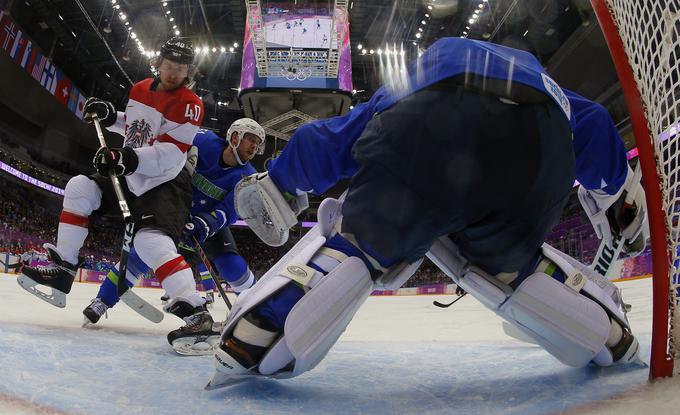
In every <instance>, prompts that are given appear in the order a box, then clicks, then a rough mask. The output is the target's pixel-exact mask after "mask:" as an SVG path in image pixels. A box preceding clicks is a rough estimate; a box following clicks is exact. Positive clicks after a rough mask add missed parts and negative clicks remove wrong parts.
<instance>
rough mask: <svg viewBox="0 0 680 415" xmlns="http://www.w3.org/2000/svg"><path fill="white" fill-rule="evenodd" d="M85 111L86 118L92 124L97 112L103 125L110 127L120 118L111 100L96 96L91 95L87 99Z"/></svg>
mask: <svg viewBox="0 0 680 415" xmlns="http://www.w3.org/2000/svg"><path fill="white" fill-rule="evenodd" d="M83 113H84V114H85V117H84V120H85V122H86V123H88V124H92V115H93V114H96V115H97V118H99V124H100V125H101V126H102V127H110V126H112V125H113V124H115V123H116V119H118V113H117V112H116V107H114V106H113V104H112V103H111V102H109V101H104V100H101V99H99V98H95V97H90V98H88V99H87V101H85V108H84V109H83Z"/></svg>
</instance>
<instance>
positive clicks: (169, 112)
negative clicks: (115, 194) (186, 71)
mask: <svg viewBox="0 0 680 415" xmlns="http://www.w3.org/2000/svg"><path fill="white" fill-rule="evenodd" d="M156 85H157V81H156V80H155V79H154V78H148V79H145V80H143V81H140V82H138V83H136V84H135V85H134V86H133V87H132V89H131V90H130V98H129V101H128V104H127V108H126V109H125V112H124V113H122V112H119V113H118V120H117V122H116V123H115V124H114V125H112V126H111V127H109V128H108V129H109V130H110V131H112V132H116V133H118V134H121V135H122V136H123V137H125V141H124V145H125V146H128V147H132V148H134V149H135V152H136V153H137V156H138V157H139V166H138V167H137V170H136V171H135V172H134V173H132V174H131V175H129V176H125V179H126V180H127V185H128V188H129V189H130V191H131V192H132V193H134V194H135V195H137V196H140V195H142V194H144V193H145V192H146V191H148V190H149V189H153V188H154V187H156V186H158V185H159V184H162V183H165V182H167V181H169V180H172V179H174V178H175V177H177V175H178V174H179V172H180V171H181V170H182V168H183V167H184V163H185V162H186V151H187V149H188V148H189V147H190V146H191V143H192V142H193V139H194V136H195V135H196V133H197V132H198V127H199V126H200V125H201V122H202V121H203V112H204V111H203V102H201V100H200V99H199V98H198V96H196V94H194V93H193V92H192V91H191V90H189V89H188V88H185V87H181V88H178V89H176V90H173V91H158V90H156Z"/></svg>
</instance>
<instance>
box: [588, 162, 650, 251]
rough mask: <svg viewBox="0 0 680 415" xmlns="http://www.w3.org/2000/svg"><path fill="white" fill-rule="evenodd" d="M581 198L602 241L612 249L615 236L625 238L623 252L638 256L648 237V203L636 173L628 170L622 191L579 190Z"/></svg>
mask: <svg viewBox="0 0 680 415" xmlns="http://www.w3.org/2000/svg"><path fill="white" fill-rule="evenodd" d="M578 198H579V200H580V202H581V205H582V206H583V209H584V210H585V211H586V214H587V215H588V219H590V222H591V223H592V225H593V228H594V229H595V233H596V234H597V237H598V238H599V239H602V240H604V242H605V243H606V244H607V246H609V247H611V246H613V241H614V238H615V237H616V236H619V235H620V236H621V237H623V239H624V241H625V244H624V247H623V249H624V251H625V252H627V253H630V254H633V255H635V254H639V253H641V252H642V250H644V248H645V244H646V243H647V239H648V237H649V231H648V229H647V226H646V223H645V222H646V220H647V203H646V201H645V191H644V189H643V188H642V186H641V185H640V182H639V181H637V182H636V180H635V178H634V174H633V171H632V170H631V169H630V167H629V168H628V173H627V175H626V181H625V182H624V184H623V186H621V189H619V191H618V192H617V193H616V194H614V195H610V194H607V193H606V192H604V191H603V190H598V189H591V190H588V189H586V188H584V187H583V186H581V187H579V189H578Z"/></svg>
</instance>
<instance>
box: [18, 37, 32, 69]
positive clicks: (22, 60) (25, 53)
mask: <svg viewBox="0 0 680 415" xmlns="http://www.w3.org/2000/svg"><path fill="white" fill-rule="evenodd" d="M22 40H23V41H24V42H25V45H24V46H23V50H22V52H21V53H19V54H18V55H17V58H16V59H15V60H16V62H17V63H18V64H19V66H21V67H22V68H24V69H26V68H27V67H29V66H28V64H29V63H32V62H31V55H32V54H33V42H31V41H30V40H28V39H26V38H24V39H22Z"/></svg>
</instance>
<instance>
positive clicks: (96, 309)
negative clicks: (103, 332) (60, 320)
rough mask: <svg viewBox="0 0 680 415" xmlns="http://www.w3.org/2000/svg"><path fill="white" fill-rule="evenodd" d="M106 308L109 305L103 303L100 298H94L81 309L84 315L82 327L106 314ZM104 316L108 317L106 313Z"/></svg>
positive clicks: (95, 322) (93, 322) (94, 322)
mask: <svg viewBox="0 0 680 415" xmlns="http://www.w3.org/2000/svg"><path fill="white" fill-rule="evenodd" d="M108 309H109V307H108V306H107V305H106V304H104V302H103V301H102V300H101V298H94V299H93V300H92V302H91V303H90V305H88V306H87V307H85V309H84V310H83V315H84V316H85V318H84V319H83V327H86V326H87V325H88V324H97V322H98V321H99V319H100V318H101V317H102V316H103V315H106V310H108ZM106 317H107V318H108V315H107V316H106Z"/></svg>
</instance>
